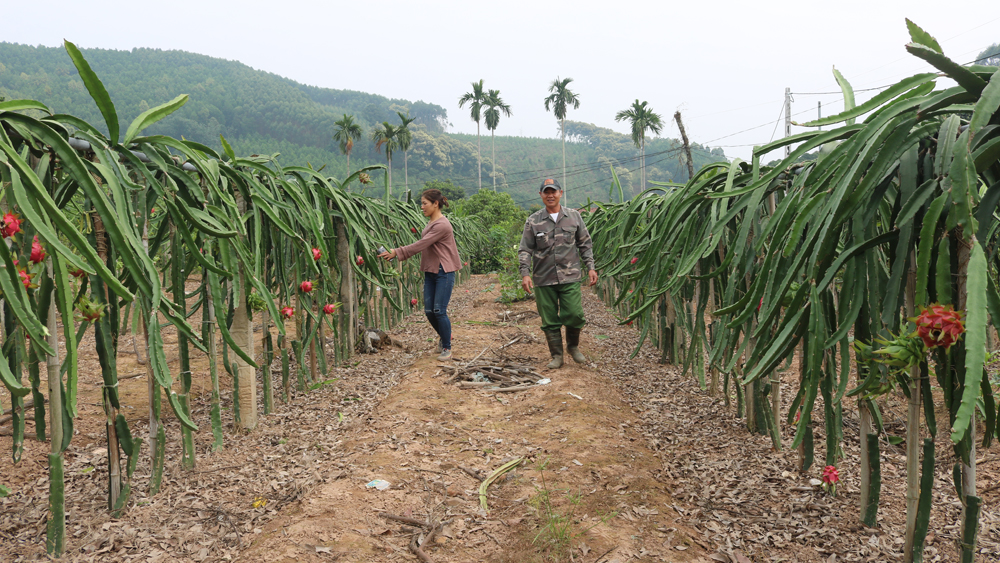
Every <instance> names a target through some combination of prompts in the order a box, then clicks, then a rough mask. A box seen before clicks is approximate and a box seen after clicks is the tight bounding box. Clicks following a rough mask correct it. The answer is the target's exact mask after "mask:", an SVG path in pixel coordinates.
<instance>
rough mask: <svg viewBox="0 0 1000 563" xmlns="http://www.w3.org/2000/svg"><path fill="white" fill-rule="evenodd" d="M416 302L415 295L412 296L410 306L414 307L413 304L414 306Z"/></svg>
mask: <svg viewBox="0 0 1000 563" xmlns="http://www.w3.org/2000/svg"><path fill="white" fill-rule="evenodd" d="M416 304H417V298H416V297H414V298H413V299H410V307H414V306H416Z"/></svg>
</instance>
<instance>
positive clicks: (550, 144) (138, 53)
mask: <svg viewBox="0 0 1000 563" xmlns="http://www.w3.org/2000/svg"><path fill="white" fill-rule="evenodd" d="M82 51H83V54H84V57H86V59H87V61H88V62H89V63H90V66H91V67H92V68H93V69H94V71H95V72H96V73H97V74H98V76H100V78H101V80H102V81H103V82H104V85H105V86H106V88H107V90H108V92H109V94H110V95H111V98H112V100H113V101H114V104H115V107H116V109H117V111H118V114H119V121H120V122H122V123H130V122H131V121H132V120H133V119H134V118H135V117H136V116H138V115H139V114H140V113H141V112H143V111H145V110H146V109H148V108H149V107H151V106H156V105H159V104H162V103H164V102H166V101H169V100H171V99H173V98H174V97H176V96H178V95H180V94H188V95H189V96H190V98H189V100H188V102H187V104H186V105H185V106H184V107H183V108H181V109H180V110H179V111H177V112H176V113H175V114H173V115H171V116H169V117H167V118H166V119H164V120H163V121H161V122H159V123H157V124H155V125H154V126H152V127H150V128H149V129H148V130H147V131H146V132H147V133H148V134H163V135H169V136H172V137H175V138H181V137H184V138H186V139H191V140H194V141H197V142H200V143H203V144H206V145H208V146H212V147H216V148H221V147H220V142H219V135H223V136H225V137H226V140H228V141H229V142H230V143H231V144H232V145H233V148H234V149H235V150H236V151H237V153H240V154H251V153H256V154H273V153H281V157H280V161H281V162H282V163H284V164H286V165H291V164H306V163H309V164H311V165H313V166H314V167H316V168H319V167H321V166H326V167H327V168H326V169H325V172H326V173H328V174H330V175H332V176H335V177H341V178H342V177H344V176H345V175H346V173H347V159H346V157H345V156H344V155H342V154H341V153H340V150H339V148H338V146H337V143H335V142H334V140H333V134H334V131H335V129H336V128H335V126H334V122H335V121H337V120H339V119H341V118H342V116H343V115H344V114H348V115H352V116H354V119H355V121H357V122H358V123H359V124H360V125H361V127H362V129H363V131H364V135H363V137H362V139H361V140H359V141H358V142H357V144H356V146H355V148H354V151H353V152H352V153H351V169H357V168H358V167H360V166H363V165H367V164H376V163H384V162H385V158H384V155H381V154H379V153H378V152H377V151H376V150H375V147H374V144H373V143H372V142H371V141H370V134H371V130H372V127H373V126H374V125H375V124H376V123H380V122H382V121H388V122H390V123H393V124H397V123H398V122H399V118H398V117H397V115H396V112H397V111H401V112H404V113H407V112H408V113H409V115H410V116H411V117H413V118H415V121H414V123H413V124H411V125H410V128H411V130H412V131H413V144H412V146H411V148H410V150H409V151H408V154H407V155H406V161H407V168H408V176H409V184H410V186H411V187H412V188H413V189H414V190H419V189H420V188H421V187H422V186H423V184H424V182H426V181H430V180H451V181H452V182H454V183H455V184H457V185H459V186H461V187H463V188H465V190H466V191H467V192H468V193H472V192H474V191H475V189H476V185H477V178H476V176H477V171H476V138H475V136H468V135H456V134H448V133H446V132H445V125H446V124H447V123H448V113H447V110H446V109H445V108H443V107H441V106H439V105H435V104H432V103H426V102H423V101H416V102H412V101H409V100H402V99H390V98H386V97H384V96H379V95H377V94H367V93H363V92H355V91H349V90H335V89H329V88H319V87H315V86H308V85H304V84H299V83H297V82H295V81H293V80H289V79H287V78H283V77H281V76H278V75H275V74H272V73H268V72H263V71H259V70H254V69H252V68H250V67H248V66H247V65H245V64H242V63H240V62H237V61H228V60H223V59H217V58H212V57H207V56H204V55H198V54H194V53H187V52H184V51H161V50H158V49H138V48H137V49H133V50H132V51H113V50H105V49H83V50H82ZM460 94H461V93H460V92H456V93H455V100H457V99H458V97H459V95H460ZM0 97H2V98H6V99H8V100H10V99H22V98H23V99H34V100H38V101H41V102H43V103H45V104H46V105H48V106H49V108H50V109H52V111H53V112H56V113H68V114H71V115H75V116H77V117H80V118H82V119H84V120H86V121H88V122H90V123H92V124H94V125H95V126H97V127H98V128H101V129H103V128H104V127H103V123H104V120H103V118H102V117H101V115H100V112H99V111H98V109H97V106H96V105H95V104H94V102H93V101H92V99H91V98H90V95H89V93H88V92H87V90H86V88H85V87H84V85H83V82H82V81H81V80H80V77H79V75H78V73H77V71H76V68H75V67H74V66H73V64H72V62H71V61H70V58H69V56H68V55H67V54H66V52H65V50H64V49H63V48H61V47H32V46H28V45H19V44H11V43H2V42H0ZM539 103H541V102H539ZM514 109H515V110H516V108H514ZM462 118H464V119H467V116H466V115H464V112H463V114H462V115H461V117H459V119H462ZM499 130H500V131H503V123H502V122H501V124H500V129H499ZM567 134H568V135H569V137H568V138H569V139H570V140H571V141H572V142H569V143H567V147H566V149H567V150H566V154H567V161H568V162H567V166H568V170H567V177H568V182H567V184H568V188H569V189H570V190H571V193H573V195H574V201H577V202H578V201H581V200H583V199H584V198H585V197H587V196H590V197H592V198H594V199H602V200H606V199H607V198H608V187H609V184H610V167H611V165H612V164H614V165H615V168H616V171H617V173H618V174H619V177H620V179H621V180H622V183H623V185H624V186H625V189H626V190H627V193H626V197H628V196H629V195H631V194H632V193H634V191H635V190H636V189H637V188H638V178H639V171H638V158H637V157H638V151H637V149H636V148H635V146H634V145H633V144H632V142H631V139H630V138H629V137H627V136H626V135H622V134H619V133H615V132H613V131H611V130H608V129H602V128H598V127H595V126H593V125H589V124H583V123H575V122H567ZM482 146H483V156H484V159H483V186H484V187H486V186H490V187H492V179H491V176H490V172H491V171H492V169H493V168H492V161H491V160H490V154H491V150H490V138H489V137H488V136H484V137H483V139H482ZM677 148H678V143H677V142H676V141H673V140H668V139H648V140H647V144H646V153H647V159H646V160H647V170H648V172H647V178H648V179H649V180H652V181H672V180H677V181H683V180H685V179H686V178H687V173H686V171H685V167H684V165H683V164H682V162H681V160H680V158H679V151H678V150H677ZM496 155H497V170H498V174H497V176H498V184H499V185H500V189H505V190H507V191H510V192H511V194H512V195H513V196H514V198H515V200H516V201H518V202H519V203H523V204H525V205H527V204H529V203H534V202H536V201H537V185H538V180H539V178H540V177H542V176H546V175H557V174H558V175H561V173H562V147H561V144H560V143H559V141H557V140H555V139H538V138H521V137H504V136H498V137H497V138H496ZM724 158H725V156H724V155H723V154H722V152H721V150H719V149H716V150H715V151H712V152H711V153H709V152H708V151H705V150H703V149H702V148H700V147H697V146H696V147H694V160H695V167H696V168H697V167H700V166H701V165H702V164H704V163H706V162H709V161H716V160H723V159H724ZM403 167H404V155H403V154H402V153H401V152H397V153H396V154H395V155H394V157H393V185H394V191H396V192H399V191H401V190H402V189H403V188H404V173H403Z"/></svg>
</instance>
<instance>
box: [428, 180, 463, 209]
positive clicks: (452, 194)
mask: <svg viewBox="0 0 1000 563" xmlns="http://www.w3.org/2000/svg"><path fill="white" fill-rule="evenodd" d="M423 189H424V191H426V190H438V191H440V192H441V193H442V194H444V197H446V198H448V205H453V203H454V202H455V201H458V200H460V199H462V198H464V197H465V189H464V188H462V187H461V186H456V185H455V184H453V183H452V181H451V180H431V181H429V182H424V188H423Z"/></svg>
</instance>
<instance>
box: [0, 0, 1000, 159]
mask: <svg viewBox="0 0 1000 563" xmlns="http://www.w3.org/2000/svg"><path fill="white" fill-rule="evenodd" d="M6 4H8V5H6V6H4V7H3V8H2V15H3V20H4V22H5V23H6V24H7V25H3V26H2V31H0V41H8V42H14V43H24V44H29V45H47V46H57V45H61V43H62V40H63V39H64V38H65V39H69V40H70V41H73V42H74V43H76V44H77V46H79V47H81V48H106V49H123V50H129V49H132V48H133V47H152V48H159V49H180V50H184V51H190V52H194V53H200V54H204V55H209V56H213V57H221V58H225V59H231V60H238V61H240V62H243V63H245V64H247V65H249V66H251V67H253V68H255V69H260V70H265V71H269V72H273V73H275V74H279V75H282V76H286V77H289V78H291V79H293V80H296V81H298V82H302V83H305V84H311V85H315V86H322V87H328V88H342V89H350V90H359V91H364V92H371V93H377V94H382V95H385V96H389V97H396V98H405V99H410V100H414V101H415V100H423V101H425V102H430V103H434V104H438V105H441V106H443V107H445V108H446V109H447V110H448V117H449V121H450V123H451V125H450V126H449V128H448V130H449V131H452V132H466V133H475V130H476V126H475V123H474V122H472V121H471V119H470V118H469V116H468V110H467V109H459V108H458V98H459V97H460V96H461V95H462V94H463V93H465V92H467V91H469V90H470V83H471V82H473V81H477V80H479V79H484V80H485V86H486V87H487V88H495V89H499V90H500V92H501V94H502V96H503V99H504V100H505V101H506V102H507V103H508V104H510V106H511V109H512V111H513V116H512V117H510V118H504V119H502V120H501V122H500V127H499V128H498V130H497V133H498V134H502V135H519V136H534V137H556V136H557V128H556V121H555V118H554V117H553V116H552V114H551V113H547V112H545V110H544V108H543V103H542V101H543V99H544V98H545V96H546V95H547V94H548V91H547V89H548V86H549V84H551V82H552V81H553V79H555V78H556V77H563V78H565V77H571V78H573V83H572V84H571V88H572V89H573V90H574V91H575V92H576V93H577V94H578V95H579V97H580V108H579V109H578V110H571V111H570V112H569V115H568V118H569V119H573V120H577V121H585V122H589V123H594V124H596V125H599V126H601V127H610V128H613V129H615V130H617V131H621V132H623V133H627V132H628V128H627V125H626V124H625V123H616V122H615V120H614V116H615V113H616V112H618V111H619V110H622V109H625V108H627V107H628V106H629V105H630V104H631V103H632V102H633V101H634V100H635V99H636V98H638V99H639V100H641V101H648V102H649V104H650V106H651V107H652V108H653V109H654V110H655V111H657V112H658V113H660V114H661V115H662V116H663V119H664V122H665V127H664V129H663V132H662V135H663V136H668V137H679V134H678V131H677V128H676V126H675V125H674V122H673V119H672V116H673V113H674V112H675V111H677V110H680V111H681V112H682V115H683V117H684V123H685V126H686V128H687V131H688V135H689V136H690V138H691V140H692V141H695V142H699V143H702V144H708V145H710V146H713V147H715V146H722V147H723V148H724V150H725V151H726V154H727V155H730V156H739V157H742V158H749V155H750V152H751V150H752V149H751V146H752V145H754V144H762V143H767V142H769V141H770V140H771V139H773V138H779V137H781V136H782V134H783V133H782V128H781V126H780V125H778V127H775V125H776V120H777V119H778V118H779V116H780V113H781V107H782V102H783V98H784V91H785V88H786V87H789V88H791V89H792V91H793V92H796V93H798V94H797V95H795V96H794V102H793V104H792V111H793V113H796V114H799V115H797V116H796V117H795V119H799V120H802V121H805V120H807V119H811V118H812V117H814V116H815V115H816V112H817V108H816V104H817V102H822V103H823V109H822V111H823V115H830V114H833V113H836V112H838V111H840V110H841V109H842V105H841V103H840V96H839V95H838V94H828V95H812V94H806V93H810V92H831V91H836V90H837V85H836V82H835V81H834V79H833V75H832V72H831V68H832V67H833V66H834V65H835V66H836V67H837V69H839V70H840V71H841V72H842V73H843V74H844V76H845V77H846V78H847V79H848V80H849V81H850V82H851V84H852V85H853V86H854V88H855V89H857V90H862V89H867V88H875V87H879V86H885V85H888V84H891V83H893V82H895V81H898V80H899V79H901V78H904V77H906V76H909V75H911V74H914V73H916V72H922V71H926V70H928V69H929V66H928V65H926V64H924V63H923V62H922V61H920V60H919V59H916V58H914V57H912V56H910V55H909V54H908V53H907V52H906V51H905V50H904V45H905V44H906V43H907V41H908V34H907V31H906V26H905V22H904V18H907V17H908V18H910V19H912V20H914V21H915V22H917V23H918V24H919V25H920V26H922V27H923V28H924V29H926V30H927V31H928V32H930V33H931V34H932V35H934V36H935V37H936V38H937V39H938V41H939V42H940V43H941V44H942V46H943V48H944V51H945V54H946V55H948V56H950V57H952V58H953V59H955V60H957V61H959V62H962V63H964V62H968V61H971V60H973V59H974V58H975V56H976V54H977V53H979V52H980V51H981V50H983V49H984V48H986V47H987V46H988V45H990V44H991V43H997V42H1000V2H997V1H995V0H990V1H985V0H976V1H969V0H956V1H951V2H942V1H941V0H935V1H933V2H925V1H922V0H908V1H899V0H864V1H858V0H841V1H839V2H833V3H830V2H801V1H800V2H791V1H773V0H772V1H768V0H762V1H757V2H731V1H728V0H727V1H705V2H669V1H658V2H657V1H647V2H641V1H631V0H624V1H613V2H609V1H601V2H596V1H592V0H579V1H575V2H550V1H547V0H534V1H522V0H514V1H506V2H491V3H488V2H469V1H450V0H449V1H446V0H437V1H422V0H409V1H395V0H383V1H370V0H366V1H354V2H339V1H334V2H319V1H316V2H306V1H301V0H285V1H282V2H274V1H268V2H263V1H257V0H242V1H239V2H236V1H229V0H227V1H213V0H198V1H191V0H173V1H171V2H169V3H159V4H150V3H141V2H118V1H114V0H110V1H104V2H80V1H78V0H73V1H67V0H49V1H47V2H44V3H43V4H38V3H31V2H10V3H6ZM40 6H42V8H40ZM40 9H41V10H43V11H44V15H43V14H42V13H40ZM12 24H13V25H12ZM346 54H350V55H351V56H350V57H344V56H343V55H346ZM359 55H363V56H359ZM875 93H876V92H875V91H872V92H867V93H859V94H858V102H859V103H860V102H861V101H863V100H864V99H867V97H870V96H871V95H874V94H875ZM161 101H166V100H161ZM483 131H484V132H485V128H484V129H483ZM741 131H744V132H741ZM799 131H802V129H798V128H795V129H793V133H795V132H799ZM738 132H739V133H738Z"/></svg>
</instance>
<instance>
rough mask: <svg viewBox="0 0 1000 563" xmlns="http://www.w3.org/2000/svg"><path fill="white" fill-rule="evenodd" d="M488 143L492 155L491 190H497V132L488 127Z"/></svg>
mask: <svg viewBox="0 0 1000 563" xmlns="http://www.w3.org/2000/svg"><path fill="white" fill-rule="evenodd" d="M490 145H492V150H491V154H492V155H493V191H494V192H496V191H497V134H496V131H494V130H493V129H490Z"/></svg>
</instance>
